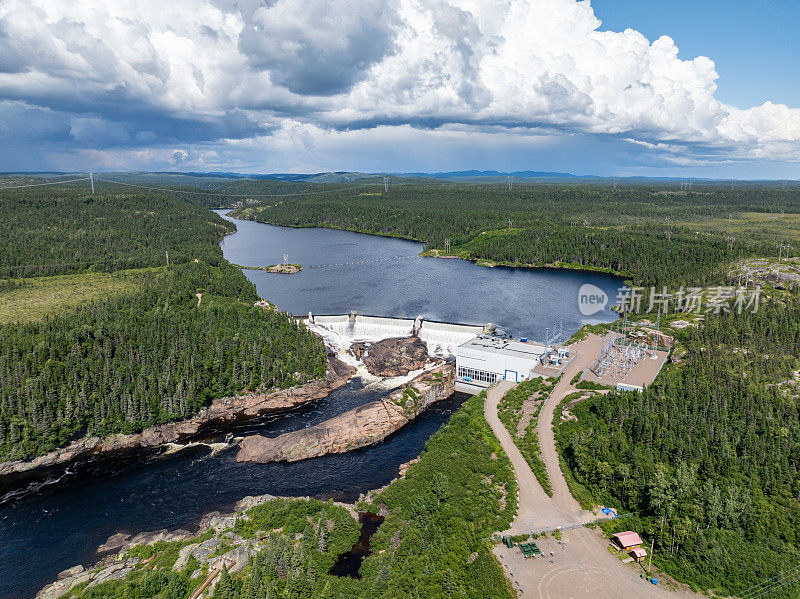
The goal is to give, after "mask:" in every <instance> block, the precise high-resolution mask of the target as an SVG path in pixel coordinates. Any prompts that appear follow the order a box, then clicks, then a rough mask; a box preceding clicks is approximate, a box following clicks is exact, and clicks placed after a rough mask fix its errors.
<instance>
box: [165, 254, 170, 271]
mask: <svg viewBox="0 0 800 599" xmlns="http://www.w3.org/2000/svg"><path fill="white" fill-rule="evenodd" d="M164 255H165V256H166V257H167V268H169V252H164Z"/></svg>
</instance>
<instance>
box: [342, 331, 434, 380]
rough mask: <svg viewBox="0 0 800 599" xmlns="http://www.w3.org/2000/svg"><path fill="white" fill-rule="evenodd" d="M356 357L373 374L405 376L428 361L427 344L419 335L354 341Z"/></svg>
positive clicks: (352, 349) (353, 348) (352, 348)
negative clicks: (365, 341) (371, 341)
mask: <svg viewBox="0 0 800 599" xmlns="http://www.w3.org/2000/svg"><path fill="white" fill-rule="evenodd" d="M351 351H352V352H353V355H354V356H355V357H356V359H359V360H361V359H363V361H364V366H366V367H367V370H368V371H369V373H370V374H373V375H375V376H384V377H394V376H405V375H407V374H408V373H409V372H412V371H414V370H419V369H420V368H423V367H424V366H425V364H426V362H427V361H428V346H427V345H426V344H425V342H424V341H423V340H422V339H420V338H419V337H391V338H389V339H382V340H381V341H376V342H375V343H364V342H360V343H354V344H353V345H352V347H351Z"/></svg>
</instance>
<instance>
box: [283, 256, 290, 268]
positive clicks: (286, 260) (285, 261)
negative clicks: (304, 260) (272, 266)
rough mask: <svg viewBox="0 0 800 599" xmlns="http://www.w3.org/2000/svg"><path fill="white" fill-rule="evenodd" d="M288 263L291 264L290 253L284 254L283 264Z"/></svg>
mask: <svg viewBox="0 0 800 599" xmlns="http://www.w3.org/2000/svg"><path fill="white" fill-rule="evenodd" d="M288 264H289V255H288V254H284V255H283V265H284V266H286V265H288Z"/></svg>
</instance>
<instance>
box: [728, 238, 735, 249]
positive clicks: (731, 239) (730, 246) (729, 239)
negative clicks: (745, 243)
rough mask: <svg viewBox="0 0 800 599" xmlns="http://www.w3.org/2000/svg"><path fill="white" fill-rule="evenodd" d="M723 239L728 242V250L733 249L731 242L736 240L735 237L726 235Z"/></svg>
mask: <svg viewBox="0 0 800 599" xmlns="http://www.w3.org/2000/svg"><path fill="white" fill-rule="evenodd" d="M725 241H727V242H728V249H729V250H730V251H733V242H734V241H736V238H735V237H726V238H725Z"/></svg>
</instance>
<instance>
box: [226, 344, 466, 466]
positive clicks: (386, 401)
mask: <svg viewBox="0 0 800 599" xmlns="http://www.w3.org/2000/svg"><path fill="white" fill-rule="evenodd" d="M370 351H371V350H370ZM452 369H453V367H452V365H449V364H446V365H443V366H439V367H437V368H436V369H434V370H432V371H430V372H425V373H423V374H421V375H419V376H418V377H416V378H415V379H414V380H413V381H411V382H410V383H409V384H408V385H406V386H405V387H403V388H402V389H399V390H398V391H395V392H394V393H392V394H391V395H389V396H388V397H385V398H382V399H380V400H377V401H373V402H370V403H368V404H365V405H363V406H360V407H358V408H354V409H352V410H350V411H348V412H345V413H344V414H341V415H339V416H336V417H334V418H331V419H330V420H326V421H325V422H322V423H320V424H317V425H315V426H311V427H308V428H306V429H301V430H298V431H293V432H290V433H285V434H283V435H280V436H278V437H272V438H268V437H263V436H261V435H252V436H249V437H245V438H244V439H243V440H242V441H241V443H240V445H239V452H238V453H237V454H236V461H237V462H258V463H264V464H265V463H268V462H278V461H286V462H296V461H298V460H304V459H307V458H313V457H318V456H322V455H327V454H330V453H344V452H346V451H351V450H353V449H358V448H360V447H366V446H367V445H373V444H375V443H378V442H380V441H382V440H383V439H385V438H386V437H388V436H389V435H391V434H392V433H393V432H395V431H396V430H398V429H399V428H401V427H402V426H404V425H405V424H407V423H408V422H410V421H411V420H413V419H414V418H416V417H417V416H418V415H419V414H420V413H421V412H422V411H423V410H425V409H426V408H427V407H428V406H429V405H430V404H432V403H434V402H436V401H440V400H442V399H445V398H447V397H449V396H450V395H452V393H453V385H452Z"/></svg>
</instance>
